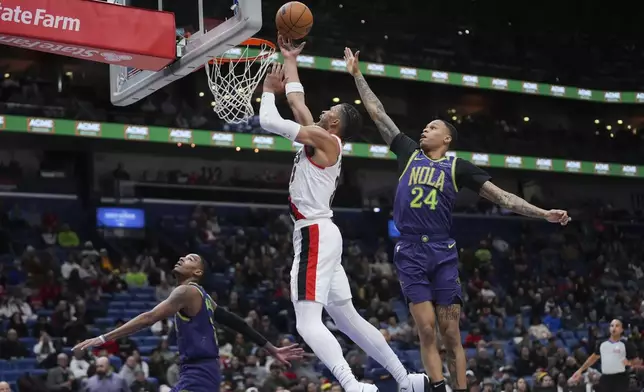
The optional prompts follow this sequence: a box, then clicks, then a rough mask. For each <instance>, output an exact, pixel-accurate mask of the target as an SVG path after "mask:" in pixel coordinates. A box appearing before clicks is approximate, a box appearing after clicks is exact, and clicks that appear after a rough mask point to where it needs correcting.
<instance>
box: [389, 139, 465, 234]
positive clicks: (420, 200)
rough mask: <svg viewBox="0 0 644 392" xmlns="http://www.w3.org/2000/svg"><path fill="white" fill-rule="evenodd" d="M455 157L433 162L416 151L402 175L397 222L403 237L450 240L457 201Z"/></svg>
mask: <svg viewBox="0 0 644 392" xmlns="http://www.w3.org/2000/svg"><path fill="white" fill-rule="evenodd" d="M455 163H456V158H455V157H443V158H441V159H437V160H432V159H430V158H429V157H427V156H426V155H425V154H423V152H422V151H420V150H416V151H414V153H413V154H412V155H411V157H410V158H409V160H408V161H407V166H406V168H405V170H404V171H403V172H402V175H401V176H400V180H399V182H398V188H397V190H396V198H395V202H394V223H395V224H396V227H397V228H398V230H400V233H401V234H402V235H415V234H418V235H428V236H436V237H443V236H444V237H445V238H448V237H449V233H450V230H451V228H452V210H453V208H454V203H455V201H456V195H457V193H458V188H457V186H456V179H455V168H456V165H455Z"/></svg>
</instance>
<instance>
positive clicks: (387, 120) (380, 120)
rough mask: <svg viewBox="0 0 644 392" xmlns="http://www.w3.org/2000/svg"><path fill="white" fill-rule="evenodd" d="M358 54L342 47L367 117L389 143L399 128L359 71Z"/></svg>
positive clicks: (389, 143)
mask: <svg viewBox="0 0 644 392" xmlns="http://www.w3.org/2000/svg"><path fill="white" fill-rule="evenodd" d="M359 54H360V52H359V51H358V52H356V53H355V54H353V53H352V52H351V49H349V48H345V49H344V61H345V62H346V64H347V70H348V71H349V73H350V74H351V75H352V76H353V78H354V79H355V82H356V87H357V88H358V92H359V93H360V98H362V104H363V105H364V107H365V109H367V113H369V117H371V119H372V120H373V122H374V123H376V127H377V128H378V131H379V132H380V135H381V136H382V138H383V139H384V140H385V143H387V144H388V145H391V142H392V141H393V140H394V138H395V137H396V135H398V134H399V133H400V130H399V129H398V127H397V126H396V124H394V122H393V120H392V119H391V117H389V116H388V115H387V113H386V112H385V107H384V106H382V102H380V100H379V99H378V97H376V94H374V93H373V91H371V88H370V87H369V84H367V81H366V80H365V78H364V76H363V75H362V72H360V66H359V64H358V55H359Z"/></svg>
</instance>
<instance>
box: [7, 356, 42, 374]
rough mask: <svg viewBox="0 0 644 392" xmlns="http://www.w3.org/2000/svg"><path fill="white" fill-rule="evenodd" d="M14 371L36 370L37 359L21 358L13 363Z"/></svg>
mask: <svg viewBox="0 0 644 392" xmlns="http://www.w3.org/2000/svg"><path fill="white" fill-rule="evenodd" d="M11 365H12V367H13V369H14V370H23V371H24V370H29V369H35V368H36V366H38V361H36V358H19V359H14V360H12V361H11Z"/></svg>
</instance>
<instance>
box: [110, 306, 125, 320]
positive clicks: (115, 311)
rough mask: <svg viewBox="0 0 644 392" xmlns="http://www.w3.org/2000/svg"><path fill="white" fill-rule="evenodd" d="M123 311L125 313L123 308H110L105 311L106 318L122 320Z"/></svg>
mask: <svg viewBox="0 0 644 392" xmlns="http://www.w3.org/2000/svg"><path fill="white" fill-rule="evenodd" d="M124 311H125V309H123V308H110V309H108V310H107V316H108V317H113V318H117V319H118V318H122V317H123V312H124Z"/></svg>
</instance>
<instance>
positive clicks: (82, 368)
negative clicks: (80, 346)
mask: <svg viewBox="0 0 644 392" xmlns="http://www.w3.org/2000/svg"><path fill="white" fill-rule="evenodd" d="M86 358H87V354H86V353H85V352H83V351H80V350H77V351H75V352H74V357H73V358H72V360H71V362H70V363H69V369H70V370H71V371H72V374H73V375H74V378H75V379H77V380H83V379H85V378H87V371H88V370H89V366H90V363H89V362H88V361H87V359H86Z"/></svg>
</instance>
